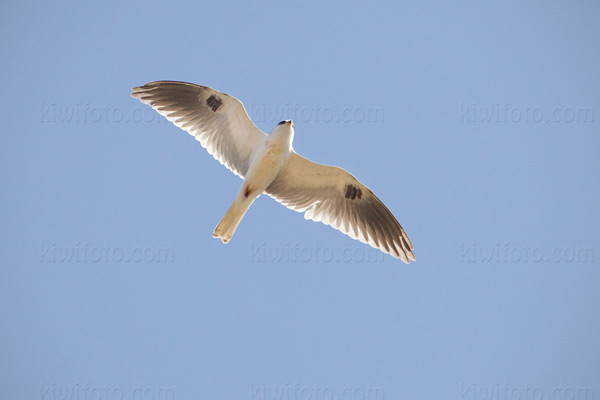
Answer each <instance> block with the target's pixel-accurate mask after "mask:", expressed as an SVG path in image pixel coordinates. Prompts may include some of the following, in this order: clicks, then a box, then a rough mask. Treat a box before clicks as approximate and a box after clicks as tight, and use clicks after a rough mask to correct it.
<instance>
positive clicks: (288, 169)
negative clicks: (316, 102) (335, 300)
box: [131, 81, 415, 263]
mask: <svg viewBox="0 0 600 400" xmlns="http://www.w3.org/2000/svg"><path fill="white" fill-rule="evenodd" d="M132 90H133V92H132V93H131V96H132V97H134V98H136V99H139V100H140V101H141V102H143V103H145V104H148V105H150V106H152V107H153V108H154V109H155V110H156V111H158V113H160V114H161V115H163V116H164V117H166V118H167V119H168V120H169V121H171V122H173V123H174V124H175V125H177V126H178V127H179V128H181V129H183V130H185V131H187V132H188V133H190V134H191V135H193V136H194V137H195V138H196V140H198V141H199V142H200V143H201V144H202V146H203V147H204V148H205V149H206V150H208V152H209V153H210V154H211V155H212V156H213V157H214V158H216V159H217V160H218V161H219V162H220V163H221V164H223V165H225V166H226V167H227V168H229V169H230V170H231V171H233V173H235V174H236V175H238V176H240V177H241V178H242V179H243V180H244V182H243V183H242V187H241V189H240V191H239V193H238V195H237V196H236V198H235V200H234V201H233V204H232V205H231V207H229V210H227V212H226V213H225V216H224V217H223V219H221V222H219V224H218V225H217V227H216V228H215V230H214V232H213V237H215V238H220V239H221V240H222V241H223V243H227V242H229V240H230V239H231V237H232V236H233V233H234V232H235V230H236V228H237V226H238V224H239V223H240V221H241V220H242V218H243V217H244V215H245V214H246V211H247V210H248V208H249V207H250V205H251V204H252V203H253V202H254V200H255V199H256V198H257V197H258V196H260V195H261V194H263V193H266V194H267V195H269V196H271V197H272V198H274V199H275V200H277V201H278V202H280V203H282V204H283V205H285V206H287V207H288V208H291V209H292V210H295V211H298V212H303V213H304V218H306V219H312V220H313V221H321V222H323V223H324V224H327V225H331V226H332V227H334V228H335V229H338V230H339V231H341V232H343V233H345V234H346V235H348V236H350V237H351V238H353V239H358V240H360V241H361V242H363V243H368V244H369V245H371V246H373V247H375V248H377V249H379V250H381V251H383V252H384V253H388V254H390V255H392V256H393V257H396V258H400V259H401V260H402V261H404V262H405V263H408V262H409V260H412V261H414V260H415V255H414V254H413V245H412V244H411V242H410V240H409V239H408V236H407V235H406V232H404V229H402V227H401V226H400V224H399V223H398V221H396V218H394V216H393V215H392V213H391V212H390V211H389V210H388V209H387V207H386V206H384V205H383V203H382V202H381V201H380V200H379V199H378V198H377V197H376V196H375V194H373V192H371V190H369V188H368V187H366V186H365V185H363V184H362V183H360V182H359V181H358V179H356V178H355V177H353V176H352V175H350V174H349V173H348V172H346V171H345V170H343V169H342V168H338V167H329V166H325V165H321V164H317V163H314V162H312V161H309V160H307V159H305V158H304V157H302V156H300V155H298V154H297V153H296V152H295V151H294V149H293V148H292V141H293V139H294V124H293V123H292V121H290V120H287V121H281V122H280V123H279V124H277V126H275V128H273V130H272V131H271V133H270V134H269V135H266V134H265V133H264V132H262V131H261V130H260V129H258V128H257V127H256V125H254V123H253V122H252V120H250V117H249V116H248V114H247V113H246V110H245V109H244V106H243V105H242V103H241V102H240V101H239V100H237V99H236V98H234V97H232V96H229V95H227V94H225V93H221V92H218V91H216V90H214V89H211V88H209V87H206V86H199V85H194V84H192V83H185V82H173V81H157V82H151V83H147V84H145V85H143V86H140V87H135V88H133V89H132Z"/></svg>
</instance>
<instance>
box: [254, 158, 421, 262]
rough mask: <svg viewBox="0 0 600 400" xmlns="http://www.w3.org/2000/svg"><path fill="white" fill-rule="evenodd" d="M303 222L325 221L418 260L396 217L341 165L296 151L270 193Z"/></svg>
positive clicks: (395, 253) (390, 251)
mask: <svg viewBox="0 0 600 400" xmlns="http://www.w3.org/2000/svg"><path fill="white" fill-rule="evenodd" d="M265 192H266V193H267V194H268V195H269V196H271V197H272V198H274V199H275V200H277V201H278V202H280V203H282V204H283V205H285V206H286V207H288V208H291V209H292V210H295V211H298V212H303V213H304V218H306V219H312V220H313V221H321V222H323V223H324V224H326V225H331V226H332V227H334V228H335V229H338V230H339V231H341V232H343V233H345V234H347V235H348V236H350V237H352V238H353V239H358V240H360V241H361V242H363V243H368V244H369V245H371V246H373V247H375V248H378V249H379V250H381V251H383V252H384V253H388V254H390V255H392V256H393V257H396V258H400V259H402V261H404V262H405V263H408V262H409V260H413V261H414V260H415V255H414V254H413V251H412V250H413V245H412V243H411V242H410V240H409V239H408V236H407V235H406V232H404V229H402V227H401V226H400V224H399V223H398V221H396V218H394V216H393V215H392V213H391V212H390V211H389V210H388V209H387V207H386V206H384V205H383V203H382V202H381V200H379V199H378V198H377V196H375V194H373V192H371V190H370V189H369V188H368V187H366V186H365V185H363V184H362V183H360V182H359V181H358V179H356V178H355V177H353V176H352V175H350V174H349V173H348V172H346V171H345V170H343V169H341V168H338V167H329V166H326V165H321V164H317V163H314V162H312V161H309V160H307V159H306V158H304V157H302V156H300V155H298V154H297V153H295V152H292V154H291V155H290V158H289V159H288V162H287V163H286V164H285V165H284V167H283V169H282V170H281V172H280V173H279V175H278V176H277V178H275V180H274V181H273V183H271V185H270V186H269V187H268V188H267V189H266V191H265Z"/></svg>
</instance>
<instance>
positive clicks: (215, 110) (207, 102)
mask: <svg viewBox="0 0 600 400" xmlns="http://www.w3.org/2000/svg"><path fill="white" fill-rule="evenodd" d="M132 90H133V92H132V93H131V96H132V97H134V98H136V99H139V100H140V101H141V102H142V103H145V104H148V105H150V106H152V108H154V109H155V110H156V111H158V113H159V114H160V115H162V116H164V117H166V118H167V119H168V120H169V121H171V122H173V123H174V124H175V125H177V126H178V127H179V128H181V129H183V130H184V131H187V132H188V133H190V134H191V135H193V136H194V137H195V138H196V140H198V141H199V142H200V143H201V144H202V146H203V147H204V148H205V149H206V150H208V152H209V153H210V154H211V155H212V156H213V157H214V158H216V159H217V160H218V161H219V162H220V163H221V164H223V165H225V166H226V167H227V168H229V169H230V170H231V171H232V172H233V173H235V174H236V175H239V176H241V177H242V178H243V177H244V176H245V175H246V172H247V171H248V166H249V164H250V157H251V156H252V152H253V151H254V149H255V148H256V146H258V144H259V143H260V142H261V141H262V140H263V139H264V138H265V137H266V135H265V133H264V132H262V131H261V130H260V129H258V128H257V127H256V125H254V123H252V120H250V117H249V116H248V114H247V113H246V110H245V109H244V106H243V105H242V103H241V102H240V101H239V100H238V99H236V98H235V97H232V96H229V95H228V94H225V93H221V92H218V91H216V90H214V89H211V88H209V87H206V86H199V85H195V84H193V83H185V82H173V81H157V82H151V83H147V84H145V85H143V86H139V87H134V88H133V89H132Z"/></svg>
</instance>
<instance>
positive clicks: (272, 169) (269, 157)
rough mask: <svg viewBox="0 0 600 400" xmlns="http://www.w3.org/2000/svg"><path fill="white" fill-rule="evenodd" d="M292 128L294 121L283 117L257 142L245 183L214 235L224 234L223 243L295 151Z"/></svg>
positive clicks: (231, 234)
mask: <svg viewBox="0 0 600 400" xmlns="http://www.w3.org/2000/svg"><path fill="white" fill-rule="evenodd" d="M293 129H294V128H293V127H292V122H291V121H283V123H282V124H279V125H277V126H276V127H275V128H274V129H273V131H272V132H271V134H270V135H269V136H265V138H264V139H263V141H262V142H261V143H259V144H258V146H256V149H255V150H254V152H253V153H252V156H251V157H250V165H249V166H248V171H247V172H246V176H245V177H244V182H243V183H242V187H241V188H240V191H239V192H238V194H237V196H236V198H235V200H234V201H233V204H231V207H229V210H227V213H226V214H225V216H224V217H223V219H222V220H221V222H219V225H217V227H216V228H215V230H214V232H213V237H216V238H221V240H222V241H223V243H227V242H229V240H230V239H231V236H233V233H234V232H235V229H236V228H237V226H238V224H239V223H240V221H241V220H242V218H243V217H244V214H246V211H248V208H249V207H250V206H251V205H252V203H253V202H254V200H256V198H257V197H258V196H260V195H261V194H262V193H263V192H264V191H265V190H266V189H267V188H268V187H269V185H271V183H272V182H273V180H274V179H275V178H276V177H277V175H279V172H280V171H281V168H282V167H283V166H284V165H285V163H286V162H287V160H288V159H289V157H290V154H291V153H292V140H293V138H294V130H293Z"/></svg>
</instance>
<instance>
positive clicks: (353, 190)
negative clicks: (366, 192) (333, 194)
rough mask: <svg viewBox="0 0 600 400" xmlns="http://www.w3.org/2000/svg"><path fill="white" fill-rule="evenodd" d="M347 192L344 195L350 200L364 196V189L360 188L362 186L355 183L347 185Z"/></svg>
mask: <svg viewBox="0 0 600 400" xmlns="http://www.w3.org/2000/svg"><path fill="white" fill-rule="evenodd" d="M345 189H346V193H344V197H345V198H347V199H350V200H355V199H356V198H358V199H359V200H360V198H361V197H362V190H360V188H357V187H356V186H353V185H346V188H345Z"/></svg>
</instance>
